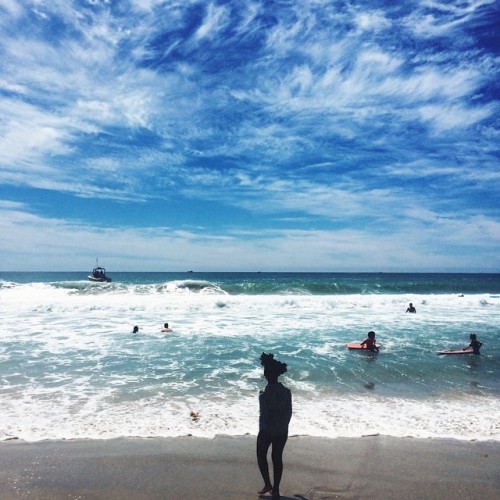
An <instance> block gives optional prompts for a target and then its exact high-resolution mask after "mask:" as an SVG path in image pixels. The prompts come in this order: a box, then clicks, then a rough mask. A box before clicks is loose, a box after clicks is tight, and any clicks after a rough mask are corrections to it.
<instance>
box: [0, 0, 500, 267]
mask: <svg viewBox="0 0 500 500" xmlns="http://www.w3.org/2000/svg"><path fill="white" fill-rule="evenodd" d="M499 25H500V7H499V4H498V3H497V2H494V1H493V0H463V1H439V0H437V1H432V0H408V1H399V2H392V1H391V0H386V1H378V0H371V1H359V2H356V1H325V0H308V1H307V2H304V1H303V0H301V1H295V0H276V1H271V0H269V1H263V0H261V1H243V0H238V1H236V0H233V1H227V0H226V1H190V0H171V1H168V0H167V1H159V0H121V1H118V0H114V1H113V0H107V1H99V0H80V1H76V0H73V1H72V0H51V1H50V2H48V1H42V0H23V1H15V0H3V1H2V3H1V4H0V258H1V260H0V270H4V271H7V270H86V269H89V268H91V267H92V266H93V264H94V262H95V257H97V256H98V257H99V258H100V263H102V264H103V265H105V266H106V267H107V269H108V270H109V271H111V270H116V271H118V270H123V271H133V270H137V271H154V270H156V271H182V270H188V269H194V270H199V271H202V270H206V271H209V270H211V271H224V270H229V271H236V270H248V271H271V270H275V271H464V272H467V271H496V272H498V271H500V259H499V255H500V252H499V249H500V218H499V212H500V194H499V193H500V168H499V144H500V120H499V101H498V96H499V87H500V83H499V82H500V78H499V77H500V74H499V73H500V71H499V68H500V64H499V63H500V43H499V28H498V27H499Z"/></svg>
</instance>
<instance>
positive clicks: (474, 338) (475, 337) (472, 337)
mask: <svg viewBox="0 0 500 500" xmlns="http://www.w3.org/2000/svg"><path fill="white" fill-rule="evenodd" d="M469 338H470V339H471V340H476V339H477V336H476V334H475V333H471V334H470V335H469Z"/></svg>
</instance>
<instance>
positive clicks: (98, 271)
mask: <svg viewBox="0 0 500 500" xmlns="http://www.w3.org/2000/svg"><path fill="white" fill-rule="evenodd" d="M88 278H89V280H90V281H100V282H108V283H109V282H110V281H112V280H111V278H110V277H109V276H106V269H104V267H100V266H99V262H98V261H97V259H96V267H94V269H92V273H91V274H89V276H88Z"/></svg>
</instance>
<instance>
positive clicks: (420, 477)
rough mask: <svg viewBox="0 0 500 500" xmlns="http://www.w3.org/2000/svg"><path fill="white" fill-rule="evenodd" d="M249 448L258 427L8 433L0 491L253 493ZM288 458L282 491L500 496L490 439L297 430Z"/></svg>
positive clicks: (204, 498)
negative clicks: (210, 435)
mask: <svg viewBox="0 0 500 500" xmlns="http://www.w3.org/2000/svg"><path fill="white" fill-rule="evenodd" d="M254 447H255V437H254V436H243V437H229V436H217V437H216V438H214V439H204V438H195V437H176V438H149V439H138V438H120V439H113V440H67V441H64V440H61V441H52V440H51V441H39V442H34V443H29V442H23V441H19V440H14V441H4V442H2V443H0V498H2V499H3V500H10V499H14V498H15V499H18V498H28V499H30V498H32V499H39V500H45V499H47V500H48V499H51V500H58V499H63V498H64V499H68V498H71V499H110V500H113V499H121V500H127V499H149V500H151V499H193V500H194V499H197V500H209V499H227V500H244V499H251V498H258V494H257V491H258V490H259V489H260V488H261V487H262V479H261V478H260V474H259V471H258V468H257V464H256V460H255V450H254ZM284 462H285V469H284V475H283V480H282V484H281V494H282V499H283V500H288V499H300V500H306V499H307V500H319V499H322V500H328V499H333V498H353V499H354V498H358V499H362V498H372V499H380V500H382V499H391V498H394V499H399V498H405V499H423V498H427V499H434V498H436V499H452V498H453V499H468V498H470V499H472V498H481V499H496V498H499V497H500V479H499V476H498V464H499V463H500V453H499V446H498V443H497V442H493V441H463V440H462V441H459V440H440V439H415V438H393V437H385V436H366V437H360V438H336V439H328V438H313V437H301V436H299V437H290V438H289V440H288V443H287V446H286V448H285V454H284ZM262 498H270V496H269V495H264V496H263V497H262Z"/></svg>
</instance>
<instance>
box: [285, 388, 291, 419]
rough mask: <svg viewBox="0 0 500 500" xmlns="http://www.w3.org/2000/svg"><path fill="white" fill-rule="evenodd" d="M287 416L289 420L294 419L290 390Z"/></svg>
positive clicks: (289, 392)
mask: <svg viewBox="0 0 500 500" xmlns="http://www.w3.org/2000/svg"><path fill="white" fill-rule="evenodd" d="M286 418H287V422H290V420H291V419H292V391H290V390H288V398H287V402H286Z"/></svg>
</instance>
